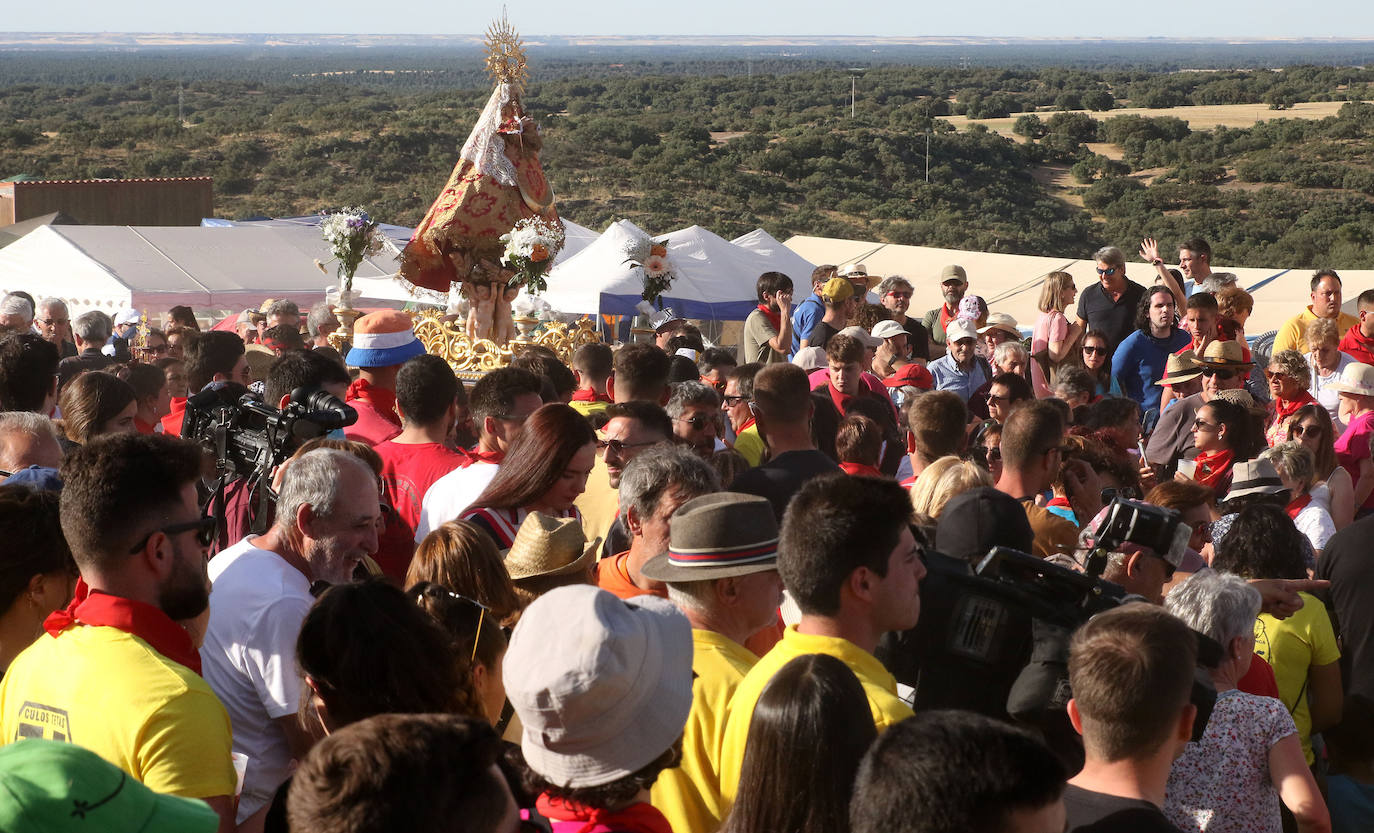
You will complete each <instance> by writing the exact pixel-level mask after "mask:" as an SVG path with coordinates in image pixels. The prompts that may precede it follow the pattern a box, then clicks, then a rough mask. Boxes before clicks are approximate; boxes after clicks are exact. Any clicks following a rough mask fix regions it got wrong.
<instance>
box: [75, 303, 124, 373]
mask: <svg viewBox="0 0 1374 833" xmlns="http://www.w3.org/2000/svg"><path fill="white" fill-rule="evenodd" d="M113 333H114V322H113V321H111V320H110V316H108V315H106V314H105V313H103V312H101V311H100V310H98V309H93V310H90V311H89V312H83V313H81V314H80V315H78V316H77V317H76V320H75V321H73V322H72V335H73V336H75V338H76V350H77V353H76V357H75V359H73V360H72V361H80V362H81V364H82V365H83V366H84V367H85V369H86V370H104V369H105V368H106V367H109V366H110V365H111V364H113V363H114V359H112V358H110V357H109V356H107V355H105V354H104V353H102V352H100V351H101V349H102V348H104V346H105V342H107V341H109V340H110V336H111V335H112V334H113Z"/></svg>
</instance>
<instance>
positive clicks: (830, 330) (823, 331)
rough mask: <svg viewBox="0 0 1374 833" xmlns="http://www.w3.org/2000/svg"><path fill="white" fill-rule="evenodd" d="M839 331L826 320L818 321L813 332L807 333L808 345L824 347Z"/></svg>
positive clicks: (812, 329)
mask: <svg viewBox="0 0 1374 833" xmlns="http://www.w3.org/2000/svg"><path fill="white" fill-rule="evenodd" d="M838 332H839V330H837V329H835V328H834V327H832V326H830V325H829V324H827V323H825V321H817V322H816V326H814V327H812V328H811V332H810V333H807V335H806V346H807V347H824V346H825V344H826V342H828V341H830V337H831V336H833V335H835V334H836V333H838Z"/></svg>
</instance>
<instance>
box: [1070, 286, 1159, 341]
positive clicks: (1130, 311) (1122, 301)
mask: <svg viewBox="0 0 1374 833" xmlns="http://www.w3.org/2000/svg"><path fill="white" fill-rule="evenodd" d="M1144 296H1145V287H1143V286H1141V285H1140V284H1138V283H1136V282H1135V281H1131V280H1128V281H1126V291H1125V292H1123V293H1121V297H1120V298H1119V299H1118V300H1116V301H1112V299H1111V297H1110V296H1108V295H1107V292H1106V290H1104V289H1103V288H1102V282H1101V281H1098V282H1096V283H1094V284H1093V285H1092V286H1090V287H1088V288H1087V289H1085V290H1083V291H1082V292H1081V293H1079V295H1078V317H1079V318H1081V319H1083V320H1084V321H1087V322H1088V328H1089V329H1092V330H1101V331H1102V332H1103V333H1106V335H1107V348H1108V349H1109V350H1111V351H1112V352H1116V346H1117V345H1118V344H1120V343H1121V342H1122V340H1124V339H1125V338H1126V336H1128V335H1130V334H1131V333H1132V332H1134V331H1135V313H1136V310H1137V309H1138V308H1139V307H1140V299H1141V298H1143V297H1144Z"/></svg>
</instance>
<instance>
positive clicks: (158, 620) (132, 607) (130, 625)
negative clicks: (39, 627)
mask: <svg viewBox="0 0 1374 833" xmlns="http://www.w3.org/2000/svg"><path fill="white" fill-rule="evenodd" d="M77 625H89V626H91V627H97V628H99V627H107V628H118V629H119V630H122V631H124V632H125V633H128V634H132V635H133V636H136V637H138V638H139V639H142V640H143V641H144V642H147V643H148V644H149V645H150V646H152V649H153V650H154V651H157V652H158V653H159V654H162V655H163V656H164V657H166V658H167V659H170V660H172V661H173V662H179V663H181V664H182V665H184V666H186V667H187V668H189V669H191V670H192V671H194V672H196V673H197V674H199V673H200V652H199V651H197V650H196V646H195V643H194V642H192V641H191V635H190V634H189V633H187V632H186V629H185V628H183V627H182V626H181V625H178V624H177V623H176V622H173V621H172V620H171V619H170V618H168V617H167V614H165V613H163V612H162V611H161V610H159V609H158V608H156V607H153V606H152V605H150V604H145V603H143V602H136V601H134V600H133V599H126V598H124V597H122V596H111V595H110V594H108V593H102V592H100V591H99V590H91V589H90V588H89V587H87V585H86V581H85V579H80V580H78V581H77V583H76V595H75V596H73V597H72V603H71V604H69V605H67V607H66V609H65V610H55V611H53V612H52V613H50V614H48V618H47V619H46V620H44V622H43V629H44V630H46V631H47V632H48V633H49V634H51V635H52V636H57V635H58V634H59V633H62V632H63V631H65V630H66V629H68V628H72V627H76V626H77Z"/></svg>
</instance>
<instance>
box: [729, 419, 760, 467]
mask: <svg viewBox="0 0 1374 833" xmlns="http://www.w3.org/2000/svg"><path fill="white" fill-rule="evenodd" d="M735 450H736V451H738V452H739V453H740V454H743V455H744V459H745V460H747V461H749V465H751V466H757V465H758V464H759V463H761V462H763V437H761V436H759V427H758V426H757V425H751V426H749V427H748V428H746V429H744V430H743V431H741V432H739V436H738V437H735Z"/></svg>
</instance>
